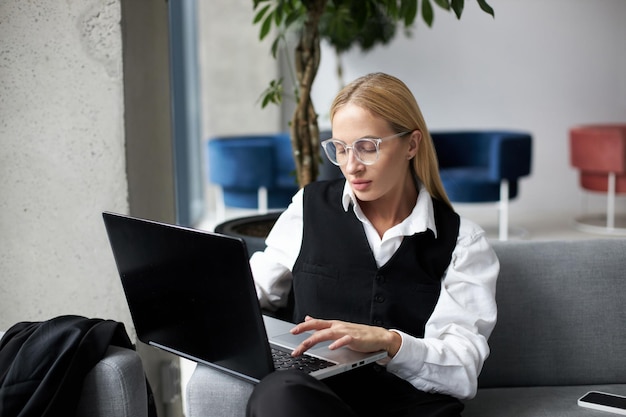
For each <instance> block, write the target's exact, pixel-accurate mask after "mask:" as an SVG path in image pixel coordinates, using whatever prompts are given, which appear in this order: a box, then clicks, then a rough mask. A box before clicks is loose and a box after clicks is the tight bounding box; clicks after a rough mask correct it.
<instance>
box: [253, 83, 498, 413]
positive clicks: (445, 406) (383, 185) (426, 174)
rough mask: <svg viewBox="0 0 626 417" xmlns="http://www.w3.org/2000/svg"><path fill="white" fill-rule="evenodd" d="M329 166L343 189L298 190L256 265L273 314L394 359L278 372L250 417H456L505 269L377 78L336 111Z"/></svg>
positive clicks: (424, 136) (396, 99)
mask: <svg viewBox="0 0 626 417" xmlns="http://www.w3.org/2000/svg"><path fill="white" fill-rule="evenodd" d="M331 123H332V132H333V139H329V140H328V141H325V142H324V143H323V146H324V149H325V151H326V155H327V157H328V158H329V159H330V161H331V162H333V163H334V164H336V165H339V166H340V168H341V170H342V173H343V175H344V176H345V180H344V179H341V180H336V181H330V182H315V183H312V184H310V185H309V186H307V187H305V188H304V189H303V190H300V191H299V192H298V193H297V194H296V195H295V196H294V198H293V201H292V203H291V205H290V206H289V207H288V208H287V210H286V211H285V212H284V213H283V214H282V215H281V217H280V218H279V220H278V221H277V223H276V225H275V226H274V228H273V230H272V232H271V233H270V235H269V236H268V238H267V249H266V250H265V251H264V252H258V253H255V254H254V255H253V256H252V258H251V260H250V262H251V267H252V270H253V273H254V277H255V282H256V284H257V292H258V296H259V300H260V302H261V305H262V306H263V307H264V308H269V309H276V308H279V307H283V306H285V305H286V304H287V302H288V298H289V293H290V291H292V288H293V300H294V313H293V319H294V322H295V323H299V324H297V325H296V326H295V327H294V328H293V330H292V332H293V333H301V332H304V331H309V330H312V331H314V334H313V335H312V336H311V337H309V338H308V339H307V340H305V341H304V342H303V343H302V344H301V345H300V346H299V347H297V348H296V349H295V350H294V352H293V355H295V356H297V355H300V354H302V353H303V352H305V351H306V350H307V349H309V348H311V347H312V346H314V345H315V344H316V343H319V342H321V341H327V340H331V341H333V342H332V344H331V345H330V347H331V348H334V349H336V348H339V347H342V346H346V347H348V348H349V349H354V350H357V351H362V352H373V351H379V350H386V351H387V352H388V358H387V359H386V360H385V361H384V363H379V364H376V365H373V366H367V367H364V368H361V369H357V370H354V371H351V372H348V373H346V374H344V375H340V376H336V377H331V378H329V379H326V380H324V381H323V382H320V381H317V380H314V379H313V378H312V377H310V376H308V375H305V374H304V373H301V372H300V373H298V372H296V371H294V372H275V373H273V374H271V375H270V376H268V377H267V378H265V379H264V380H263V381H261V383H260V384H259V385H257V387H256V388H255V391H254V393H253V395H252V396H251V399H250V401H249V403H248V415H249V416H255V417H256V416H281V415H285V416H287V415H290V416H307V415H311V416H313V415H320V416H332V415H337V416H459V415H460V413H461V411H462V409H463V405H462V403H461V402H460V401H459V399H463V398H471V397H473V396H474V395H475V393H476V389H477V378H478V374H479V373H480V370H481V368H482V365H483V363H484V360H485V359H486V358H487V356H488V354H489V347H488V345H487V339H488V337H489V335H490V333H491V331H492V329H493V327H494V325H495V322H496V315H497V310H496V304H495V284H496V278H497V275H498V272H499V263H498V260H497V258H496V256H495V254H494V252H493V250H492V249H491V247H490V246H489V244H488V242H487V239H486V237H485V234H484V232H483V230H482V229H480V228H479V227H478V226H477V225H476V224H474V223H472V222H470V221H468V220H466V219H460V218H459V216H458V215H457V214H456V213H455V212H454V210H453V209H452V206H451V204H450V202H449V201H448V198H447V197H446V194H445V191H444V189H443V186H442V184H441V180H440V178H439V174H438V166H437V159H436V155H435V151H434V147H433V144H432V140H431V138H430V135H429V133H428V129H427V128H426V123H425V122H424V119H423V117H422V115H421V111H420V109H419V107H418V105H417V102H416V101H415V98H414V97H413V95H412V94H411V92H410V91H409V89H408V88H407V86H406V85H405V84H404V83H403V82H401V81H400V80H398V79H397V78H394V77H392V76H389V75H386V74H382V73H375V74H370V75H366V76H364V77H361V78H359V79H357V80H355V81H354V82H352V83H351V84H350V85H348V86H347V87H345V88H344V89H343V90H342V91H341V92H339V94H338V95H337V97H336V98H335V100H334V102H333V104H332V107H331Z"/></svg>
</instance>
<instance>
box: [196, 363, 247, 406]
mask: <svg viewBox="0 0 626 417" xmlns="http://www.w3.org/2000/svg"><path fill="white" fill-rule="evenodd" d="M253 388H254V385H253V384H252V383H250V382H246V381H244V380H242V379H238V378H236V377H234V376H230V375H228V374H226V373H224V372H221V371H218V370H216V369H213V368H211V367H209V366H206V365H200V364H199V365H198V366H196V369H195V370H194V372H193V374H192V375H191V378H190V379H189V383H188V384H187V410H186V411H187V414H186V415H187V417H244V416H245V415H246V405H247V403H248V398H250V395H251V394H252V389H253Z"/></svg>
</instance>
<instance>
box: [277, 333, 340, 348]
mask: <svg viewBox="0 0 626 417" xmlns="http://www.w3.org/2000/svg"><path fill="white" fill-rule="evenodd" d="M312 334H313V333H311V332H304V333H300V334H291V333H283V334H280V335H278V336H272V338H271V340H270V342H272V343H275V344H277V345H279V346H283V347H286V348H289V349H294V348H295V347H296V346H298V345H299V344H300V343H302V342H304V341H305V340H306V339H308V338H309V337H310V336H311V335H312ZM332 342H333V340H326V341H324V342H320V343H318V344H317V345H315V346H314V347H313V348H314V349H319V348H321V347H324V348H327V347H328V346H329V345H330V344H331V343H332Z"/></svg>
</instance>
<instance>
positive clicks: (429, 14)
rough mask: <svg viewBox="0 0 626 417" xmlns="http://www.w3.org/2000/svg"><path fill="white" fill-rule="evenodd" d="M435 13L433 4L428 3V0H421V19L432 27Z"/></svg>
mask: <svg viewBox="0 0 626 417" xmlns="http://www.w3.org/2000/svg"><path fill="white" fill-rule="evenodd" d="M434 18H435V15H434V14H433V6H432V4H430V0H422V19H424V22H426V24H427V25H428V27H432V25H433V20H434Z"/></svg>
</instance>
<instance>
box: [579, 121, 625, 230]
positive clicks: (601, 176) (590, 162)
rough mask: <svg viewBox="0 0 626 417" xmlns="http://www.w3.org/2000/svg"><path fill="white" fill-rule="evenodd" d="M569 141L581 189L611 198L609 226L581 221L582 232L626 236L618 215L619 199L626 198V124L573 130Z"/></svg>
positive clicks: (623, 225) (587, 220)
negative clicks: (617, 202) (621, 195)
mask: <svg viewBox="0 0 626 417" xmlns="http://www.w3.org/2000/svg"><path fill="white" fill-rule="evenodd" d="M569 139H570V157H571V159H570V161H571V164H572V166H574V167H576V168H578V169H579V171H580V186H581V187H582V188H583V189H584V190H588V191H594V192H600V193H606V195H607V210H606V222H605V223H604V218H603V219H602V223H599V222H598V221H597V219H593V218H592V217H585V218H580V219H577V224H578V226H579V228H580V229H581V230H587V231H591V232H599V233H626V222H625V221H623V219H621V218H620V217H617V216H616V214H615V199H616V195H618V194H626V124H607V125H590V126H577V127H574V128H571V129H570V132H569ZM622 223H624V224H622Z"/></svg>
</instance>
